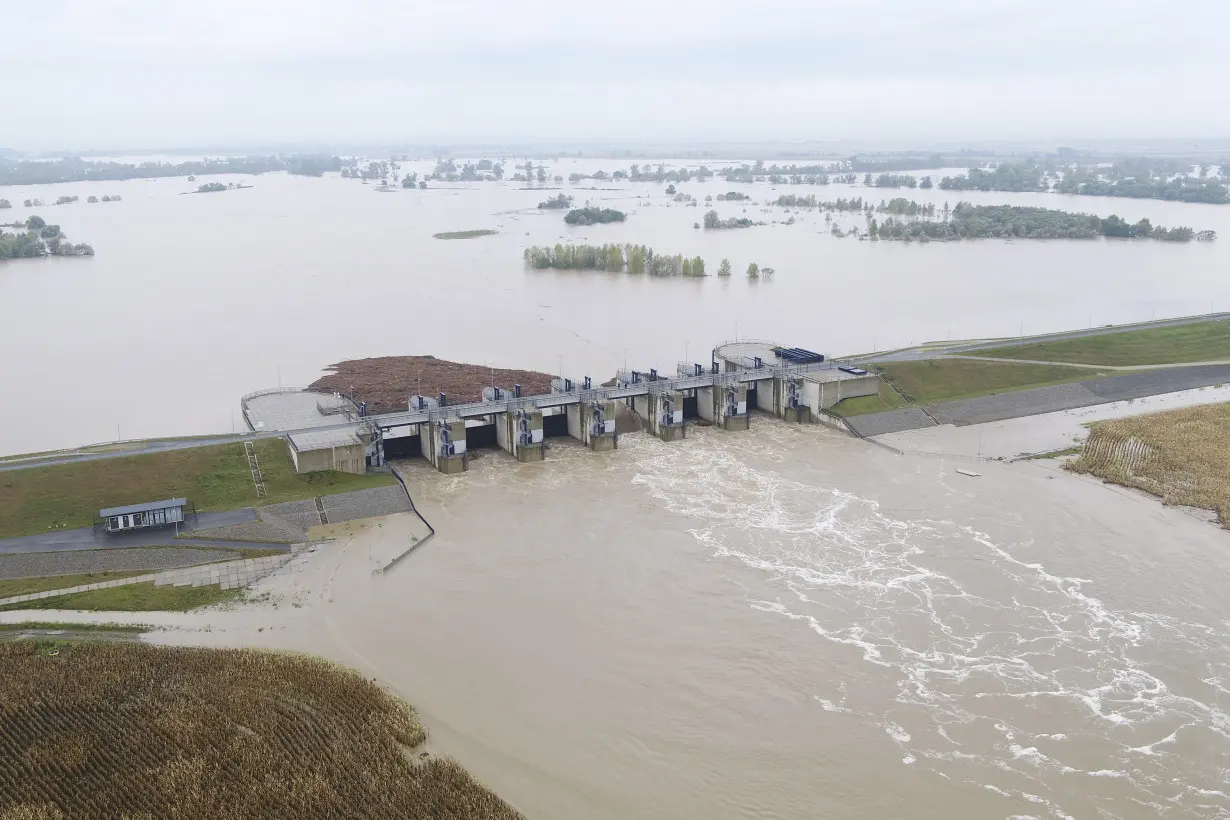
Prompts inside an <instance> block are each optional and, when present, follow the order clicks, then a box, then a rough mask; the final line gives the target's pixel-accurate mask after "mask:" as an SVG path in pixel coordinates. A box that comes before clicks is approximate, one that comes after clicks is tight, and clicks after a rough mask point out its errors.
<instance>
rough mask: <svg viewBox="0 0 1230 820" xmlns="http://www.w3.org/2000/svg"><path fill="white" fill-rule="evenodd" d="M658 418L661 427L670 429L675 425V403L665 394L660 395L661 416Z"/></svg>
mask: <svg viewBox="0 0 1230 820" xmlns="http://www.w3.org/2000/svg"><path fill="white" fill-rule="evenodd" d="M660 418H661V424H662V426H663V427H670V426H671V425H672V424H674V423H675V401H674V399H672V398H671V397H670V396H668V395H666V394H665V393H663V394H662V415H661V417H660Z"/></svg>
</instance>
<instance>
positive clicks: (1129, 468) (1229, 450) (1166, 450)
mask: <svg viewBox="0 0 1230 820" xmlns="http://www.w3.org/2000/svg"><path fill="white" fill-rule="evenodd" d="M1068 468H1069V469H1071V470H1074V471H1075V472H1078V473H1090V474H1092V475H1096V476H1098V477H1099V478H1102V479H1105V480H1106V481H1110V482H1113V483H1115V484H1122V485H1124V486H1126V487H1136V488H1139V489H1142V490H1145V491H1147V492H1150V493H1153V494H1154V495H1158V496H1161V498H1162V500H1163V501H1164V502H1165V503H1167V504H1182V505H1185V506H1189V507H1199V508H1201V509H1206V510H1214V511H1216V512H1217V514H1218V516H1219V517H1220V519H1221V522H1222V524H1223V525H1224V526H1227V527H1230V404H1228V403H1223V404H1205V405H1200V406H1198V407H1185V408H1182V409H1179V410H1167V411H1165V412H1161V413H1150V414H1148V415H1144V416H1133V417H1131V418H1126V419H1115V420H1112V421H1100V422H1097V423H1096V424H1094V425H1093V426H1092V430H1091V432H1090V434H1089V440H1088V441H1087V442H1086V443H1085V447H1084V449H1083V450H1082V451H1081V455H1080V458H1077V459H1076V460H1074V461H1072V462H1071V463H1069V464H1068Z"/></svg>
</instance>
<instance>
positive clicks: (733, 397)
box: [724, 385, 739, 416]
mask: <svg viewBox="0 0 1230 820" xmlns="http://www.w3.org/2000/svg"><path fill="white" fill-rule="evenodd" d="M724 415H726V416H737V415H739V391H737V390H735V388H734V385H730V386H728V387H727V388H726V412H725V413H724Z"/></svg>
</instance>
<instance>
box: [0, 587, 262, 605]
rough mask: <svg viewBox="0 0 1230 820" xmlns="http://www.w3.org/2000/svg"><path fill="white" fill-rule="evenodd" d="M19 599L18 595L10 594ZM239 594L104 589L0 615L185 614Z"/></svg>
mask: <svg viewBox="0 0 1230 820" xmlns="http://www.w3.org/2000/svg"><path fill="white" fill-rule="evenodd" d="M14 594H16V595H20V594H22V593H14ZM241 594H242V590H238V589H222V588H221V587H219V586H217V585H214V586H202V587H177V586H171V585H169V584H168V585H166V586H160V587H159V586H154V583H153V581H147V582H146V583H143V584H125V585H124V586H118V587H107V588H106V589H91V590H89V591H87V592H72V593H69V594H68V595H56V596H53V597H51V598H40V599H38V600H37V601H26V602H24V603H20V604H8V605H7V606H0V612H10V611H14V610H23V611H24V610H34V609H76V610H83V611H86V612H187V611H188V610H190V609H196V608H197V607H202V606H210V605H211V604H219V603H223V602H225V601H233V600H235V599H236V598H238V597H239V596H240V595H241Z"/></svg>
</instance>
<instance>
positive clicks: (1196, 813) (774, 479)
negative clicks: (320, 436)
mask: <svg viewBox="0 0 1230 820" xmlns="http://www.w3.org/2000/svg"><path fill="white" fill-rule="evenodd" d="M754 421H755V423H754V424H753V428H752V430H751V431H750V432H749V433H746V434H727V433H723V432H721V431H715V430H710V429H702V428H695V429H694V431H693V433H692V434H690V435H689V437H688V438H687V440H686V441H682V442H675V443H672V444H665V443H662V442H659V441H658V440H656V439H653V438H650V437H648V436H644V435H639V434H638V435H628V436H624V437H623V438H622V439H621V443H620V449H619V450H618V451H616V452H613V453H604V454H595V453H591V452H589V451H587V450H583V449H582V448H580V447H578V446H574V445H570V444H567V443H564V444H560V445H557V446H555V447H553V449H552V451H551V453H550V454H549V457H548V461H547V462H546V463H543V464H537V465H519V464H516V463H515V462H513V461H512V460H511V459H509V458H508V457H506V456H504V455H503V454H502V453H498V452H484V454H483V457H482V458H480V459H478V460H477V461H476V462H475V463H474V464H473V468H472V470H471V471H470V472H469V473H468V474H465V475H462V476H457V477H445V476H440V475H437V474H435V473H434V472H431V471H430V470H429V469H428V468H426V467H424V466H422V465H421V464H419V465H411V466H409V467H408V473H407V475H408V478H409V481H410V485H411V489H412V491H413V492H414V493H415V500H416V503H417V504H418V506H419V508H420V509H421V510H422V511H423V513H424V514H425V515H426V516H427V518H428V519H429V520H430V521H431V523H432V524H433V526H434V527H435V528H436V530H437V532H438V535H437V536H436V537H435V538H434V539H433V540H431V541H429V542H427V543H426V544H425V545H424V546H422V547H421V548H420V549H418V550H417V551H415V552H414V553H412V554H411V555H410V557H409V558H407V559H406V560H405V561H403V562H402V563H401V564H399V565H398V566H397V568H396V569H395V570H393V571H391V572H390V573H388V574H385V575H373V574H372V573H371V566H372V564H373V562H374V561H376V560H379V559H381V558H383V557H384V556H385V555H387V554H388V553H389V552H390V551H395V550H397V549H399V548H400V547H401V546H402V545H405V544H407V543H409V539H410V536H411V535H412V534H419V530H418V529H416V525H415V524H414V522H415V521H416V520H415V519H413V518H411V517H409V516H395V517H390V518H385V519H380V520H377V521H376V522H374V523H373V524H371V525H367V526H359V525H343V526H342V528H339V529H336V530H335V531H334V532H333V533H332V534H333V535H334V536H336V537H337V539H338V540H337V541H336V542H334V543H333V544H331V545H328V546H325V547H322V548H321V549H320V550H319V551H318V552H316V553H315V554H314V555H313V556H312V557H310V558H309V559H306V560H304V561H302V562H301V563H300V564H299V565H298V569H297V570H295V571H293V572H285V573H282V574H280V575H279V576H277V577H276V578H274V579H271V580H270V581H269V582H268V583H267V586H266V588H267V589H268V590H269V591H271V592H273V593H274V594H273V596H272V597H271V599H270V600H269V601H267V602H265V603H262V604H259V605H256V606H253V607H250V608H247V609H243V610H235V611H229V612H228V611H219V612H212V613H206V614H204V615H192V614H188V615H168V616H165V618H164V621H165V622H166V623H168V624H177V625H181V626H183V627H185V628H184V629H180V630H175V631H168V632H159V633H155V634H154V635H153V639H154V640H157V641H166V642H180V643H206V644H217V645H257V646H280V647H287V648H293V649H302V650H307V651H311V652H317V653H321V654H325V655H327V656H329V657H331V658H334V659H336V660H338V661H341V662H344V663H347V664H350V665H352V666H354V667H356V668H358V669H359V670H361V671H362V672H364V673H365V674H370V675H373V676H376V677H378V678H380V679H381V680H383V681H385V682H387V683H389V684H390V685H392V686H393V687H395V688H396V690H397V691H398V692H399V693H401V694H402V695H404V696H405V697H406V698H407V699H408V700H410V701H411V702H413V703H414V704H415V706H416V707H418V708H419V709H420V710H421V712H422V714H423V717H424V720H425V722H426V723H427V725H428V727H429V729H430V730H431V732H432V737H433V742H434V743H436V744H438V746H439V747H440V749H441V750H442V751H445V752H448V753H450V754H453V755H455V756H457V757H458V759H460V760H461V762H462V763H464V764H465V765H466V767H467V768H469V769H470V770H471V771H472V772H474V773H475V774H476V775H477V776H478V777H480V778H481V779H482V780H484V781H485V782H487V783H488V784H490V785H491V786H492V787H493V788H494V789H495V790H496V791H497V792H498V793H499V794H500V795H501V796H503V797H505V798H506V799H508V800H510V801H511V802H513V803H514V804H515V805H516V806H518V808H520V809H521V810H522V811H524V812H525V813H526V814H527V816H530V817H534V818H573V817H587V818H611V819H612V820H615V818H634V817H635V818H650V817H673V818H696V820H700V819H701V818H711V817H739V818H775V819H776V820H796V819H797V820H804V818H815V817H839V818H845V817H851V818H853V817H895V816H909V817H919V818H936V820H939V818H952V817H1003V818H1007V817H1037V818H1064V817H1108V818H1112V817H1113V818H1139V817H1175V818H1178V817H1184V818H1187V817H1207V818H1214V817H1224V816H1226V815H1227V813H1230V796H1228V794H1227V792H1226V791H1225V783H1226V781H1227V779H1228V778H1230V714H1228V713H1230V644H1228V642H1227V639H1226V634H1227V633H1226V630H1227V626H1228V624H1227V621H1226V615H1225V611H1224V610H1225V607H1224V593H1223V588H1224V578H1225V577H1226V574H1227V571H1228V570H1230V558H1228V557H1227V555H1228V554H1227V551H1226V546H1227V542H1226V533H1225V532H1224V531H1223V530H1220V529H1218V528H1216V527H1214V526H1211V525H1209V524H1207V523H1203V522H1201V521H1198V520H1196V519H1195V518H1193V517H1191V516H1188V515H1186V514H1184V513H1182V512H1180V511H1178V510H1174V509H1167V508H1163V507H1161V506H1160V505H1159V504H1157V502H1156V501H1155V500H1153V499H1149V498H1146V497H1144V496H1141V495H1139V494H1135V493H1131V492H1126V491H1121V490H1118V489H1115V488H1108V487H1104V486H1103V485H1101V484H1100V483H1098V482H1096V481H1091V480H1088V479H1085V478H1082V477H1078V476H1074V475H1071V474H1067V473H1064V472H1062V471H1061V470H1058V469H1057V468H1056V467H1055V466H1054V464H1053V463H1051V462H1024V463H1017V464H985V465H982V466H980V467H979V471H980V472H982V473H983V475H982V477H980V478H971V477H967V476H963V475H959V474H957V473H956V472H955V467H957V466H968V464H966V463H965V462H960V463H954V462H949V461H947V460H944V459H939V458H928V457H909V456H906V457H903V456H897V455H894V454H892V453H889V452H887V451H885V450H882V449H881V448H875V447H872V446H869V445H867V444H865V443H862V442H858V441H855V440H852V439H849V438H846V437H843V436H841V435H839V434H837V433H834V432H830V431H827V430H824V429H820V428H798V427H791V426H786V425H784V424H781V423H778V422H774V421H769V420H766V419H761V418H759V417H758V418H756V419H755V420H754ZM54 616H55V613H48V617H49V618H51V617H54ZM99 617H102V616H99ZM142 618H144V619H145V621H147V622H148V621H149V620H151V619H150V618H149V617H146V615H145V614H142Z"/></svg>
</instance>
